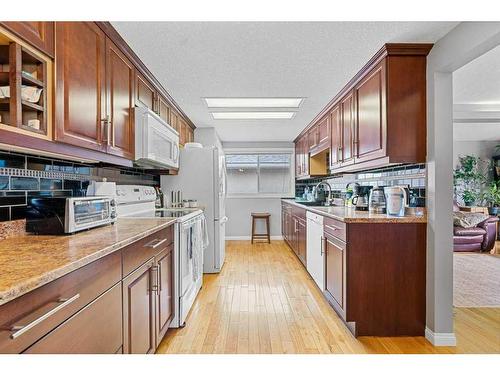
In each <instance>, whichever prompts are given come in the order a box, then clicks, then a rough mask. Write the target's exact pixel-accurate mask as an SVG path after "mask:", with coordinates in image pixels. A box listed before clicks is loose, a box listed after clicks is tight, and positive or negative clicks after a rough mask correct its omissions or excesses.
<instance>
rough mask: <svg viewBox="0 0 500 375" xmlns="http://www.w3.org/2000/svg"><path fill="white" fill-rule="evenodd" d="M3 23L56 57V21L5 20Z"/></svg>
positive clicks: (27, 40) (35, 45) (41, 49)
mask: <svg viewBox="0 0 500 375" xmlns="http://www.w3.org/2000/svg"><path fill="white" fill-rule="evenodd" d="M1 24H2V25H3V26H5V27H6V28H7V29H9V30H10V31H11V32H13V33H14V34H16V35H17V36H19V37H20V38H22V39H24V40H25V41H26V42H28V43H30V44H31V45H32V46H33V47H36V48H38V49H39V50H40V51H42V52H44V53H46V54H47V55H48V56H50V57H54V22H46V21H17V22H13V21H3V22H1Z"/></svg>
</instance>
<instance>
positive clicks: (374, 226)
mask: <svg viewBox="0 0 500 375" xmlns="http://www.w3.org/2000/svg"><path fill="white" fill-rule="evenodd" d="M292 202H293V201H290V200H282V209H283V215H284V217H285V219H283V220H284V221H285V222H286V220H287V219H286V217H287V215H290V214H287V211H288V212H293V211H294V210H295V211H296V210H297V209H302V210H303V211H304V212H305V211H307V210H309V211H311V212H314V213H316V214H319V215H323V217H324V218H323V226H324V229H323V238H322V241H323V244H322V250H321V251H324V269H325V285H324V291H323V294H324V296H325V298H326V300H327V301H328V302H329V303H330V305H331V306H332V308H333V309H334V310H335V312H336V313H337V314H338V315H339V316H340V317H341V318H342V320H343V321H344V322H345V324H346V325H347V327H348V328H349V330H350V331H351V332H352V333H353V334H354V335H356V336H423V335H424V331H425V283H426V281H425V274H426V248H425V238H426V220H425V217H416V216H413V217H411V216H409V217H405V218H396V219H394V218H387V217H386V215H377V214H372V215H370V214H369V213H368V212H360V211H354V210H353V209H347V208H344V207H332V208H318V207H306V206H302V205H300V204H299V203H292ZM398 220H399V221H398ZM289 232H290V228H284V229H283V236H284V237H285V239H287V238H290V233H289ZM292 238H293V237H292ZM402 239H404V240H402ZM287 243H288V245H289V246H290V247H291V248H292V249H293V250H294V252H295V253H296V254H297V256H298V257H299V259H300V256H299V250H298V243H297V240H295V241H289V240H287ZM301 261H302V260H301Z"/></svg>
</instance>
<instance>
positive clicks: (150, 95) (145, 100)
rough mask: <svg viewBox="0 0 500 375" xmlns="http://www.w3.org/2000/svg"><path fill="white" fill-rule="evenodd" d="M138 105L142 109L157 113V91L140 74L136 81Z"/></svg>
mask: <svg viewBox="0 0 500 375" xmlns="http://www.w3.org/2000/svg"><path fill="white" fill-rule="evenodd" d="M135 84H136V86H135V92H136V102H135V103H136V104H137V105H138V106H141V107H147V108H149V109H150V110H152V111H156V105H155V100H156V90H155V89H154V87H153V86H152V85H151V84H150V83H149V82H148V80H147V79H146V78H145V77H144V76H143V75H142V74H141V73H139V72H137V75H136V81H135Z"/></svg>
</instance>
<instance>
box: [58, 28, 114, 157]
mask: <svg viewBox="0 0 500 375" xmlns="http://www.w3.org/2000/svg"><path fill="white" fill-rule="evenodd" d="M105 44H106V36H105V35H104V33H103V31H102V30H101V29H100V28H99V27H97V25H96V24H95V23H93V22H57V24H56V51H55V52H56V87H57V90H56V103H55V107H56V111H55V130H56V131H55V139H56V140H57V141H61V142H64V143H68V144H72V145H76V146H80V147H85V148H89V149H93V150H99V151H102V150H103V143H102V139H103V134H102V130H103V123H104V122H105V121H106V119H105V118H104V115H105V106H106V102H105V97H106V94H105V89H106V80H105V64H106V56H105V55H106V53H105V48H106V47H105Z"/></svg>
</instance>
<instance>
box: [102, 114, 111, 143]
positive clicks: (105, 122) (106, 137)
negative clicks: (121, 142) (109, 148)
mask: <svg viewBox="0 0 500 375" xmlns="http://www.w3.org/2000/svg"><path fill="white" fill-rule="evenodd" d="M101 122H102V123H103V133H104V137H103V141H104V142H106V143H107V144H109V125H110V124H111V117H110V116H109V115H106V117H105V118H103V119H102V120H101Z"/></svg>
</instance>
